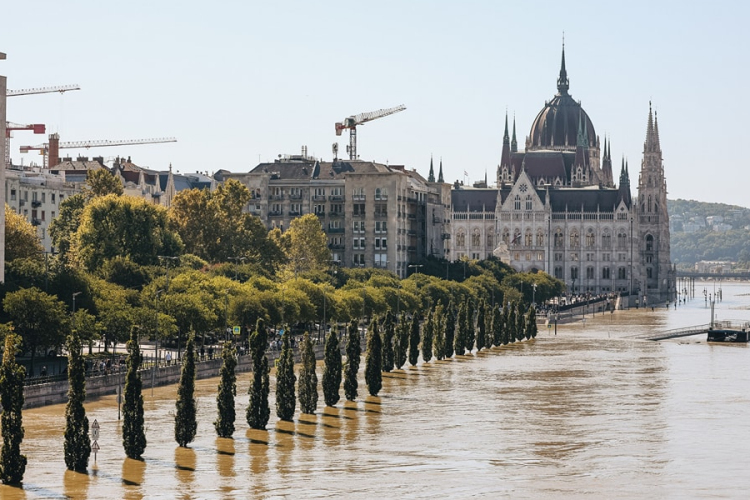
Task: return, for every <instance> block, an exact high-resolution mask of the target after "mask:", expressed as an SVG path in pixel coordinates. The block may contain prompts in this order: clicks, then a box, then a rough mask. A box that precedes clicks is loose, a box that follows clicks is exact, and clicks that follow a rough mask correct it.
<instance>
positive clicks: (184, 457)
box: [174, 446, 197, 498]
mask: <svg viewBox="0 0 750 500" xmlns="http://www.w3.org/2000/svg"><path fill="white" fill-rule="evenodd" d="M196 462H197V459H196V455H195V450H193V449H192V448H182V447H179V446H178V447H177V448H175V450H174V464H175V478H176V479H177V484H179V485H180V488H179V492H180V494H181V495H182V497H183V498H190V493H191V491H192V489H193V481H194V480H195V468H196Z"/></svg>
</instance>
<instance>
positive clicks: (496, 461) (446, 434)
mask: <svg viewBox="0 0 750 500" xmlns="http://www.w3.org/2000/svg"><path fill="white" fill-rule="evenodd" d="M709 286H711V287H713V284H711V285H709ZM702 290H703V285H702V284H700V285H698V288H697V289H696V297H695V298H694V299H692V300H691V301H689V302H688V303H687V304H686V305H680V306H678V308H677V309H676V310H675V309H674V308H673V307H671V308H669V309H667V308H664V307H663V306H662V308H657V309H656V310H653V311H652V310H651V309H639V310H634V309H631V310H629V311H616V312H615V313H614V314H609V313H607V314H598V315H596V316H593V317H591V316H590V315H587V316H586V321H585V322H584V321H577V322H575V323H572V324H566V325H558V327H557V335H555V334H554V328H550V329H547V328H544V329H541V328H540V335H539V337H538V339H537V340H535V341H531V342H524V343H523V344H516V345H511V346H508V347H506V348H502V349H494V350H492V351H490V352H482V353H480V354H476V353H475V354H473V355H471V356H462V357H458V358H457V359H452V360H448V361H441V362H435V361H433V362H431V363H427V364H420V365H419V366H417V367H414V368H409V369H407V370H405V371H396V372H393V373H390V374H384V384H383V390H382V393H381V396H380V397H377V398H372V397H364V395H361V396H360V398H358V401H357V402H355V403H347V404H343V403H339V405H338V407H337V408H327V409H325V410H324V409H323V407H322V396H321V406H320V407H319V412H318V414H317V415H315V416H309V415H304V416H302V417H301V418H300V419H298V420H297V421H295V422H294V423H282V422H277V421H276V418H275V409H274V406H273V405H274V398H273V394H272V396H271V405H272V420H271V422H269V425H268V430H267V431H252V430H249V429H248V427H247V424H246V422H245V419H244V415H245V408H246V406H247V401H248V397H247V388H248V384H249V377H250V375H249V374H241V375H240V378H239V384H238V396H237V415H238V419H237V431H236V432H235V435H234V439H233V440H228V439H217V438H216V433H215V431H214V429H213V425H212V422H213V420H214V419H215V417H216V403H215V394H216V386H217V383H218V379H210V380H202V381H198V383H197V391H198V406H199V410H200V415H199V425H198V436H197V439H196V441H195V442H194V443H193V444H192V446H191V448H190V449H179V448H178V447H177V445H176V444H175V441H174V438H173V425H174V424H173V422H174V415H173V412H174V400H175V397H176V388H175V387H162V388H157V389H155V390H154V392H153V396H152V391H151V389H150V388H147V389H145V390H144V396H145V399H146V403H145V411H146V423H147V433H146V435H147V438H148V447H147V449H146V452H145V454H144V457H145V461H144V462H136V461H131V460H128V459H125V455H124V452H123V449H122V444H121V434H120V432H121V426H120V423H119V422H118V420H117V402H116V398H115V397H114V396H111V397H105V398H102V399H100V400H97V401H93V402H90V403H88V404H87V405H86V409H87V412H88V416H89V419H90V420H91V421H93V419H97V420H98V422H99V424H100V426H101V431H100V432H101V436H100V439H99V445H100V447H101V449H100V451H99V453H98V455H97V461H96V464H95V465H94V462H93V455H92V460H91V464H92V466H91V467H90V471H89V474H88V475H84V474H76V473H72V472H65V465H64V461H63V456H62V431H63V426H64V416H63V414H64V406H62V405H60V406H49V407H45V408H37V409H32V410H28V411H26V412H24V424H25V427H26V438H25V440H24V442H23V446H22V450H23V452H24V453H25V454H26V455H27V456H28V462H29V463H28V467H27V469H26V476H25V482H24V488H23V489H15V488H8V487H6V486H0V497H2V498H3V499H15V498H29V499H33V498H107V499H119V498H128V499H141V498H170V499H171V498H252V497H259V498H334V497H339V498H378V497H380V498H434V497H438V498H448V497H450V498H514V499H517V498H534V499H540V498H541V499H557V498H592V499H601V498H608V499H611V498H675V499H678V498H679V499H682V498H745V497H746V495H747V490H748V489H749V488H750V473H748V467H747V462H748V454H749V453H748V452H749V451H750V444H749V443H750V426H748V425H747V423H746V420H748V414H749V413H750V369H749V368H748V364H749V362H750V349H748V347H747V346H738V345H714V344H706V343H705V341H704V339H703V337H688V338H683V339H677V340H671V341H663V342H658V343H657V342H651V341H644V340H639V339H637V338H634V337H635V336H638V335H641V334H644V333H648V332H650V331H653V332H658V331H662V330H667V329H671V328H677V327H681V326H688V325H695V324H701V323H707V322H708V321H709V312H708V311H709V310H708V309H707V307H706V304H705V302H704V299H703V295H702ZM710 291H712V289H711V290H709V292H710ZM722 291H723V301H722V302H720V303H718V304H717V316H718V317H719V318H720V319H739V318H744V319H750V310H749V308H750V295H747V294H750V285H747V284H743V285H737V284H734V285H733V284H727V283H724V284H723V285H722ZM581 319H583V318H581ZM271 383H272V387H273V386H274V385H275V380H274V379H273V377H272V379H271ZM365 392H366V389H365V388H364V380H361V381H360V393H361V394H364V393H365ZM342 397H343V390H342Z"/></svg>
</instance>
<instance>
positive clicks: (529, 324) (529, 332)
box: [526, 305, 537, 339]
mask: <svg viewBox="0 0 750 500" xmlns="http://www.w3.org/2000/svg"><path fill="white" fill-rule="evenodd" d="M536 334H537V326H536V308H535V307H534V306H533V305H530V306H529V312H528V313H526V338H527V339H533V338H536Z"/></svg>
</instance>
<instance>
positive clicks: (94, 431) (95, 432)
mask: <svg viewBox="0 0 750 500" xmlns="http://www.w3.org/2000/svg"><path fill="white" fill-rule="evenodd" d="M91 439H93V440H94V441H97V440H98V439H99V429H93V428H92V429H91Z"/></svg>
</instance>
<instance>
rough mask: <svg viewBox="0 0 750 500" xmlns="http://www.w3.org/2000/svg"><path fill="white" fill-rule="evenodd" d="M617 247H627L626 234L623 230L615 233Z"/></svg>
mask: <svg viewBox="0 0 750 500" xmlns="http://www.w3.org/2000/svg"><path fill="white" fill-rule="evenodd" d="M617 248H618V249H619V250H625V249H626V248H628V235H626V234H625V233H623V232H619V233H617Z"/></svg>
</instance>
